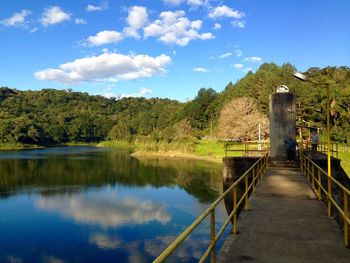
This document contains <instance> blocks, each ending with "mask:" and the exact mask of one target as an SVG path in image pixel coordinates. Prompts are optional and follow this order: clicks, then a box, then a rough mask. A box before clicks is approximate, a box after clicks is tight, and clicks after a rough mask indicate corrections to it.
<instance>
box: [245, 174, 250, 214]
mask: <svg viewBox="0 0 350 263" xmlns="http://www.w3.org/2000/svg"><path fill="white" fill-rule="evenodd" d="M248 198H249V196H248V174H247V176H246V177H245V206H244V209H245V210H246V211H248Z"/></svg>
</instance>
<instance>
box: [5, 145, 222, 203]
mask: <svg viewBox="0 0 350 263" xmlns="http://www.w3.org/2000/svg"><path fill="white" fill-rule="evenodd" d="M43 157H47V158H43ZM30 158H32V159H2V160H0V197H2V198H4V197H7V195H8V194H9V192H10V191H17V190H20V189H25V188H33V187H35V188H36V187H37V188H39V189H40V190H41V193H42V194H45V195H50V194H52V193H53V192H54V193H57V192H60V191H63V192H69V191H72V192H74V191H77V189H79V188H80V187H82V186H83V187H84V186H89V187H91V186H97V187H98V186H104V185H106V184H115V183H118V184H122V185H127V186H146V185H152V186H153V187H163V186H170V187H171V186H176V185H178V186H179V187H181V188H183V189H185V190H186V191H187V192H188V193H189V194H191V195H193V196H195V197H197V198H198V199H199V200H200V201H203V202H204V201H211V200H213V199H214V198H215V197H217V195H218V193H219V192H220V191H221V188H220V187H221V176H220V173H221V172H220V171H221V167H220V165H215V164H208V163H206V162H202V161H196V160H185V159H181V160H169V159H141V160H138V159H136V158H133V157H130V155H129V152H128V151H122V150H112V151H105V152H82V153H78V154H77V153H75V154H66V155H48V156H42V155H41V156H40V158H36V156H35V155H32V156H30ZM62 187H63V188H62ZM77 187H78V188H77ZM41 188H44V189H41Z"/></svg>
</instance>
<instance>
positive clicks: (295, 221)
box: [216, 168, 350, 263]
mask: <svg viewBox="0 0 350 263" xmlns="http://www.w3.org/2000/svg"><path fill="white" fill-rule="evenodd" d="M216 261H217V262H220V263H224V262H254V263H255V262H257V263H258V262H264V263H275V262H276V263H277V262H278V263H284V262H286V263H287V262H288V263H289V262H291V263H313V262H315V263H316V262H317V263H322V262H325V263H332V262H334V263H343V262H344V263H350V249H347V248H345V247H344V246H343V235H342V233H341V231H340V228H339V226H338V225H337V223H336V222H335V220H334V219H330V218H328V216H327V210H326V207H325V205H324V204H323V203H322V202H321V201H318V200H317V198H316V196H315V194H314V193H313V192H312V191H311V189H310V187H309V186H308V184H307V181H306V178H305V177H304V176H303V175H302V173H301V171H300V170H298V169H286V168H269V169H268V170H267V171H266V175H265V177H264V178H263V180H262V182H261V183H260V185H259V186H258V187H257V191H256V195H255V196H251V197H250V198H249V210H248V211H247V212H245V211H244V212H242V213H241V214H240V216H239V219H238V235H229V237H228V238H227V239H226V241H225V243H224V245H223V247H222V248H221V250H220V252H219V254H218V256H217V258H216Z"/></svg>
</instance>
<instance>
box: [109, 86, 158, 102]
mask: <svg viewBox="0 0 350 263" xmlns="http://www.w3.org/2000/svg"><path fill="white" fill-rule="evenodd" d="M152 92H153V91H152V90H151V89H148V88H145V87H142V88H140V90H139V92H138V93H135V94H125V93H114V92H112V90H111V89H110V90H108V89H106V92H105V94H103V96H104V97H106V98H112V97H114V98H116V99H117V100H119V99H122V98H130V97H133V98H136V97H145V96H146V95H147V94H150V93H152Z"/></svg>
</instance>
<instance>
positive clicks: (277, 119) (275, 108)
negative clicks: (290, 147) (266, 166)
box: [269, 92, 296, 157]
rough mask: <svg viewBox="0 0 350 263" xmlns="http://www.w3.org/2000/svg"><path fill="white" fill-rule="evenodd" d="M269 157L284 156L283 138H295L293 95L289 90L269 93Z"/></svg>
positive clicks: (285, 153)
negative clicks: (289, 136)
mask: <svg viewBox="0 0 350 263" xmlns="http://www.w3.org/2000/svg"><path fill="white" fill-rule="evenodd" d="M269 121H270V122H269V125H270V157H286V156H287V152H286V145H285V144H284V140H285V139H286V138H287V136H288V134H290V135H291V136H292V137H293V138H294V139H295V132H296V130H295V96H294V94H293V93H291V92H286V93H274V94H271V95H270V106H269Z"/></svg>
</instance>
